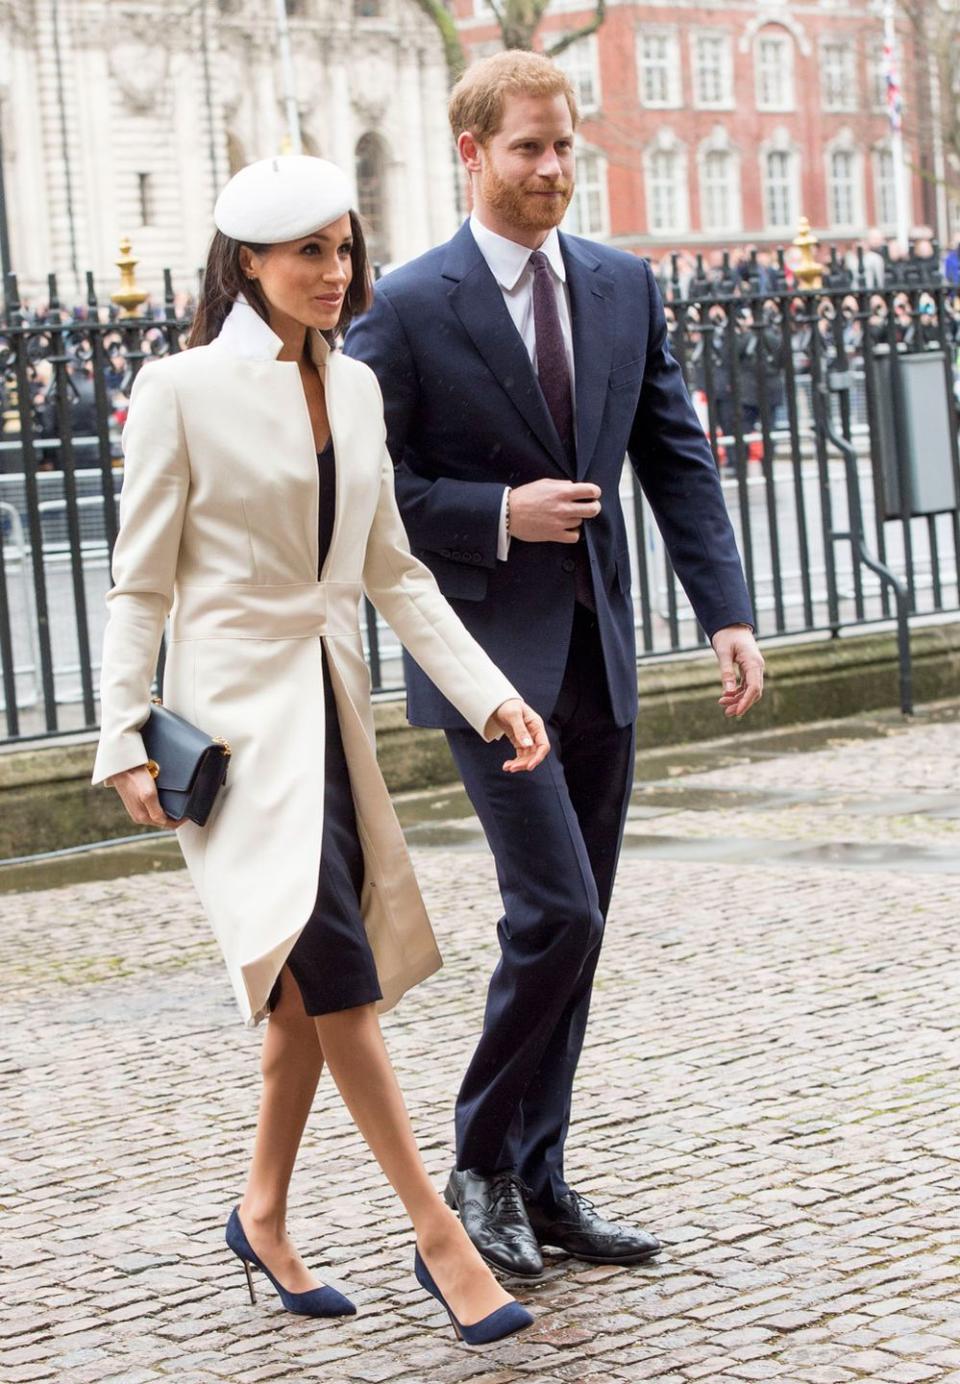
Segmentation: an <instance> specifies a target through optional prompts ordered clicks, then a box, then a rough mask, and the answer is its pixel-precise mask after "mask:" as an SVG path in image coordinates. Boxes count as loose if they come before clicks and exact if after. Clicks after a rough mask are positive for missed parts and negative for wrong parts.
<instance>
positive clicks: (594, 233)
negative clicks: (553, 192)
mask: <svg viewBox="0 0 960 1384" xmlns="http://www.w3.org/2000/svg"><path fill="white" fill-rule="evenodd" d="M575 158H576V176H575V179H574V185H573V198H572V200H571V202H570V206H569V207H568V209H567V217H568V218H569V221H568V222H567V223H566V224H565V226H564V229H565V230H567V231H569V232H570V234H571V235H582V236H587V237H588V238H590V239H593V240H603V239H605V238H606V237H607V236H609V234H610V190H609V186H608V182H607V171H608V165H607V159H606V156H605V155H604V154H603V153H602V152H601V151H600V150H599V149H594V148H593V147H592V146H591V145H581V146H580V147H579V148H578V149H577V151H576V155H575ZM588 164H589V165H591V171H595V174H596V176H595V178H594V179H593V180H592V181H590V180H589V179H588V177H587V176H586V173H587V165H588ZM590 197H593V198H594V199H595V202H594V207H595V210H596V216H595V217H591V216H590V215H589V213H587V224H586V225H584V212H585V206H586V203H587V201H588V199H589V198H590Z"/></svg>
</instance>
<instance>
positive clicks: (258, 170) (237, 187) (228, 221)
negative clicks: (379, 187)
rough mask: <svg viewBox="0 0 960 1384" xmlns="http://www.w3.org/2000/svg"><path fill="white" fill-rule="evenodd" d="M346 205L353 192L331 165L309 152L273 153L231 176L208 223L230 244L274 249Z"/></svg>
mask: <svg viewBox="0 0 960 1384" xmlns="http://www.w3.org/2000/svg"><path fill="white" fill-rule="evenodd" d="M352 205H353V190H352V188H351V186H350V183H349V182H348V181H347V178H346V176H345V174H344V173H343V172H341V170H340V169H339V168H338V167H337V166H336V164H333V163H328V162H327V160H326V159H316V158H313V157H311V156H310V155H309V154H277V155H276V156H275V157H274V158H270V159H260V160H259V161H258V162H257V163H248V164H247V166H246V168H241V169H240V171H239V172H238V173H235V174H234V175H233V177H232V178H231V179H230V181H229V182H228V183H227V185H226V187H225V188H224V189H223V191H222V192H221V193H220V196H219V197H218V198H217V201H216V205H215V206H214V209H213V220H214V224H215V225H216V227H217V229H218V230H221V231H222V232H223V234H224V235H228V236H230V237H231V238H232V239H233V240H242V241H245V242H253V243H254V244H258V245H274V244H276V243H277V242H279V241H283V240H300V239H301V238H302V237H303V236H306V235H310V234H311V232H312V231H318V230H320V228H321V227H322V226H329V224H330V222H331V221H337V220H338V219H339V218H340V217H341V216H343V214H344V212H348V211H349V210H350V208H351V207H352Z"/></svg>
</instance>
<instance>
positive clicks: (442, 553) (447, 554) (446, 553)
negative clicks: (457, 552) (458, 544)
mask: <svg viewBox="0 0 960 1384" xmlns="http://www.w3.org/2000/svg"><path fill="white" fill-rule="evenodd" d="M440 556H441V557H452V556H453V554H452V553H451V552H450V549H449V548H441V549H440Z"/></svg>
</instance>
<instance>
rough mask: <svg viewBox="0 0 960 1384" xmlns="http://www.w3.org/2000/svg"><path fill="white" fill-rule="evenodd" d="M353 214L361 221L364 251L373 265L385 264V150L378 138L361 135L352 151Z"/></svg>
mask: <svg viewBox="0 0 960 1384" xmlns="http://www.w3.org/2000/svg"><path fill="white" fill-rule="evenodd" d="M356 167H357V210H358V211H359V213H360V215H361V216H362V217H363V220H364V223H365V224H364V230H365V233H366V236H367V251H368V253H369V255H370V259H371V261H372V262H373V263H374V264H387V263H389V261H390V259H391V258H392V255H391V252H390V234H389V229H390V228H389V207H388V198H387V155H386V147H385V145H384V142H383V140H382V139H381V138H380V136H379V135H374V134H365V135H361V137H360V139H359V140H358V141H357V149H356Z"/></svg>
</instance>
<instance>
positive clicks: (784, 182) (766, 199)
mask: <svg viewBox="0 0 960 1384" xmlns="http://www.w3.org/2000/svg"><path fill="white" fill-rule="evenodd" d="M760 175H761V180H762V183H763V219H764V224H765V225H766V228H767V230H768V231H790V232H793V231H795V230H796V228H797V221H798V220H799V217H800V154H799V152H798V150H797V149H796V148H795V146H794V145H793V143H792V142H791V140H790V136H789V134H788V133H787V131H786V130H784V129H782V128H781V129H779V130H778V131H777V132H776V134H775V135H774V137H773V139H771V140H770V142H769V143H768V144H765V145H764V146H763V147H762V148H761V150H760Z"/></svg>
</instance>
